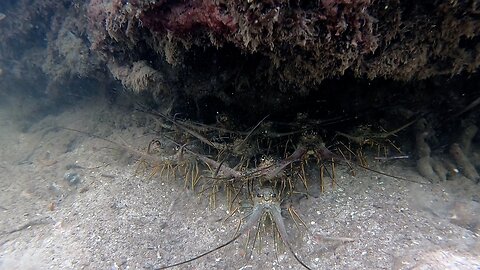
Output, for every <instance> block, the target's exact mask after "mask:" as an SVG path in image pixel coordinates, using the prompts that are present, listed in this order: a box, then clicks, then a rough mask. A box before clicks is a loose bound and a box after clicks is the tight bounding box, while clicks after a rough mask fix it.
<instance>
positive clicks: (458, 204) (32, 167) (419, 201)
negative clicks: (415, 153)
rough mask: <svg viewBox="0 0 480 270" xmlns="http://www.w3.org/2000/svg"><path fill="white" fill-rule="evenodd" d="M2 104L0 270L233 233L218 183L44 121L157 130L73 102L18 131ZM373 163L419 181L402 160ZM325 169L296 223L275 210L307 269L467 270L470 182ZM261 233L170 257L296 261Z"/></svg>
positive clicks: (121, 135) (475, 256)
mask: <svg viewBox="0 0 480 270" xmlns="http://www.w3.org/2000/svg"><path fill="white" fill-rule="evenodd" d="M14 112H15V108H14V107H10V106H8V105H2V106H1V107H0V171H1V174H0V220H1V222H0V245H1V246H0V269H155V268H156V267H160V266H163V265H165V264H171V263H175V262H178V261H180V260H182V259H188V258H190V257H192V256H195V255H197V254H200V253H202V252H204V251H207V250H209V249H211V248H213V247H216V246H218V245H220V244H222V243H224V242H226V241H228V240H229V239H231V237H232V236H233V235H234V233H235V230H236V227H237V224H238V222H239V220H240V216H239V215H236V216H234V217H232V218H230V219H228V220H227V221H225V222H224V221H223V220H224V218H225V217H227V216H228V209H227V208H228V207H227V206H226V204H225V203H224V202H225V200H224V198H222V195H221V194H220V195H219V198H218V202H217V206H216V207H215V208H212V207H210V205H209V200H208V198H206V197H205V196H204V195H198V194H196V193H194V192H192V191H190V190H188V189H186V188H184V184H183V180H181V179H177V181H174V179H166V177H163V178H162V177H159V176H158V175H157V176H154V177H149V172H148V170H147V172H142V170H140V172H139V171H138V168H139V166H138V157H135V156H134V155H132V154H131V153H128V152H127V151H125V150H124V149H121V148H119V147H118V146H116V145H113V144H111V143H108V142H106V141H104V140H101V139H98V138H95V137H92V136H87V135H85V134H82V133H78V132H72V131H68V130H65V129H61V128H58V127H69V128H74V129H78V130H82V131H86V132H89V133H91V134H95V135H97V136H100V137H102V138H106V139H109V140H112V141H116V142H119V143H121V144H128V145H129V146H131V147H133V148H135V149H138V150H144V149H145V148H146V146H147V145H148V143H149V142H150V141H151V140H152V139H154V138H158V135H157V134H155V132H154V130H155V123H154V121H153V122H152V120H151V119H146V118H144V117H142V116H139V114H138V113H132V112H127V111H126V110H123V109H121V108H118V107H115V106H111V105H108V104H106V103H103V102H101V101H97V102H88V101H84V102H81V103H79V104H77V105H75V106H73V107H70V108H69V109H68V110H64V111H63V112H61V113H59V114H56V115H50V116H47V117H45V118H43V119H42V120H40V121H37V122H35V123H33V125H32V126H31V127H29V128H28V129H21V128H20V127H19V125H18V122H19V119H18V116H17V115H15V114H14ZM20 130H24V131H23V132H22V131H20ZM25 130H27V131H25ZM374 166H377V167H378V168H379V169H381V170H382V171H385V172H388V173H390V174H393V175H397V176H401V177H404V178H407V179H409V180H413V181H414V182H421V183H428V181H426V180H425V179H424V178H423V177H421V176H420V175H419V174H418V173H417V172H416V170H415V167H414V162H412V161H408V160H407V161H397V162H394V163H389V164H375V165H374ZM337 176H338V179H337V185H335V187H333V188H331V186H329V188H327V190H326V191H325V192H323V193H320V192H318V189H317V191H316V192H312V193H313V194H314V196H311V197H309V198H307V199H302V200H299V201H298V202H295V205H294V207H295V209H296V210H297V212H298V213H299V214H300V215H301V216H302V218H303V220H304V221H305V223H306V224H307V225H308V232H305V231H299V230H298V229H297V228H296V227H295V224H294V222H293V221H292V219H291V218H290V217H289V216H286V218H285V222H286V225H287V230H288V233H289V234H290V238H291V240H292V245H293V246H294V248H295V251H296V252H297V254H298V256H299V257H300V258H301V259H302V260H303V261H304V262H305V263H306V264H307V265H309V266H311V268H312V269H480V255H479V254H480V241H479V234H480V186H479V185H475V184H474V183H473V182H472V181H470V180H468V179H466V178H463V177H461V176H458V177H457V178H455V179H453V180H451V181H447V182H443V183H439V184H430V183H429V184H417V183H413V182H409V181H402V180H396V179H393V178H389V177H386V176H382V175H376V174H374V173H372V172H368V171H357V174H356V175H355V176H352V175H350V174H349V173H348V172H347V170H346V169H345V168H343V169H342V168H339V169H338V172H337ZM67 180H70V181H71V182H68V181H67ZM313 188H314V187H312V189H313ZM340 238H349V239H352V240H353V241H341V240H339V239H340ZM261 242H262V248H261V249H260V248H256V249H255V250H254V251H253V253H252V256H251V257H250V258H248V259H247V258H246V256H245V254H246V253H249V250H246V249H245V243H246V237H245V236H243V237H241V238H240V239H239V240H237V241H236V242H234V243H233V244H231V245H229V246H227V247H225V248H224V249H221V250H219V251H218V252H215V253H213V254H210V255H208V256H205V257H203V258H200V259H198V260H196V261H195V262H194V263H191V264H186V265H182V266H180V267H178V268H179V269H301V265H299V264H298V262H296V260H295V259H294V258H293V256H292V255H291V254H290V253H289V252H288V250H287V249H286V248H284V247H283V248H282V247H280V248H279V250H278V251H277V250H276V249H275V244H274V241H273V237H272V235H271V233H266V234H265V235H264V236H263V237H262V240H261Z"/></svg>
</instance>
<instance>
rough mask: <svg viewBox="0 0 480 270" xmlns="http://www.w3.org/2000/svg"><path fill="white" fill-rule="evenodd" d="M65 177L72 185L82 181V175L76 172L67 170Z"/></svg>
mask: <svg viewBox="0 0 480 270" xmlns="http://www.w3.org/2000/svg"><path fill="white" fill-rule="evenodd" d="M63 179H64V180H65V181H67V182H68V184H70V185H72V186H73V185H76V184H78V183H80V176H79V175H78V173H76V172H66V173H65V174H64V175H63Z"/></svg>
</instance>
